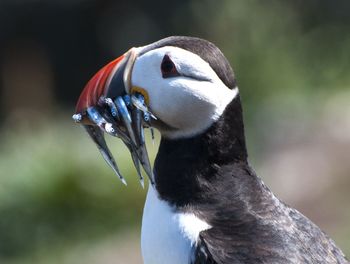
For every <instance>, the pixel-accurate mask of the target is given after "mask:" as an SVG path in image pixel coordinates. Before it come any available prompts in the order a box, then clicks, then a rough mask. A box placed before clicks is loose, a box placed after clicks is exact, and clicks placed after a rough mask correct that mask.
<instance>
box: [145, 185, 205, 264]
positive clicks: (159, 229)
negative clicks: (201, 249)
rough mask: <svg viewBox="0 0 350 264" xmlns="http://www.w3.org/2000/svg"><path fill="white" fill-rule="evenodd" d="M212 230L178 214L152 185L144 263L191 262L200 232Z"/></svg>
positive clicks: (147, 204) (181, 263) (147, 215)
mask: <svg viewBox="0 0 350 264" xmlns="http://www.w3.org/2000/svg"><path fill="white" fill-rule="evenodd" d="M208 228H210V225H208V224H207V223H206V222H204V221H202V220H201V219H199V218H198V217H196V216H195V215H194V214H192V213H180V212H176V210H175V208H174V207H171V206H170V205H169V204H168V203H167V202H165V201H163V200H161V199H159V197H158V194H157V191H156V190H155V189H154V188H153V187H152V186H150V187H149V190H148V193H147V198H146V204H145V208H144V211H143V218H142V231H141V233H142V234H141V249H142V257H143V261H144V264H164V263H167V264H187V263H190V259H191V253H192V248H193V246H194V245H195V243H196V242H197V238H198V235H199V233H200V232H201V231H202V230H206V229H208Z"/></svg>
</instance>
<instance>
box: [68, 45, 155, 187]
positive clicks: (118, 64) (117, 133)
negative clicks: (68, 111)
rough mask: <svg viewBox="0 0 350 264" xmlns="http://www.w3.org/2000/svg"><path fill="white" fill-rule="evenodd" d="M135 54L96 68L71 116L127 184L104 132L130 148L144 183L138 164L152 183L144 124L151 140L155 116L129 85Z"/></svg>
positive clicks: (140, 95)
mask: <svg viewBox="0 0 350 264" xmlns="http://www.w3.org/2000/svg"><path fill="white" fill-rule="evenodd" d="M136 57H137V52H136V49H131V50H130V51H128V52H127V53H125V54H124V55H122V56H120V57H119V58H117V59H116V60H114V61H112V62H111V63H109V64H107V65H106V66H105V67H103V68H102V69H101V70H100V71H98V72H97V73H96V74H95V75H94V76H93V78H92V79H91V80H90V81H89V82H88V83H87V85H86V86H85V88H84V90H83V91H82V93H81V95H80V97H79V100H78V103H77V107H76V113H75V114H74V115H73V117H72V118H73V120H74V121H75V122H76V123H79V124H82V125H83V127H84V128H85V130H86V131H87V132H88V134H89V136H90V138H91V139H92V140H93V141H94V142H95V144H96V145H97V147H98V149H99V151H100V152H101V154H102V156H103V158H104V159H105V161H106V162H107V164H108V165H109V166H110V167H111V168H112V169H113V171H114V172H115V174H116V175H117V176H118V178H119V179H120V180H121V181H122V182H123V183H124V184H125V185H126V181H125V179H124V177H123V176H122V175H121V173H120V171H119V169H118V166H117V163H116V161H115V159H114V158H113V156H112V154H111V152H110V150H109V148H108V146H107V144H106V141H105V139H104V133H107V134H109V135H111V136H114V137H119V138H120V139H121V140H122V141H123V143H124V144H125V145H126V146H127V148H128V149H129V151H130V154H131V157H132V161H133V163H134V166H135V168H136V171H137V174H138V177H139V180H140V183H141V185H142V187H143V186H144V178H143V176H142V173H141V166H142V167H143V169H144V171H145V172H146V174H147V176H148V178H149V180H150V182H151V184H154V175H153V171H152V167H151V164H150V161H149V157H148V152H147V148H146V143H145V136H144V128H145V127H149V128H151V134H152V140H153V139H154V133H153V128H152V126H151V121H152V119H157V118H156V116H154V115H153V114H152V113H151V111H150V110H149V109H148V107H147V105H146V102H145V97H144V95H143V94H142V93H140V92H139V89H132V87H131V81H130V80H131V72H132V68H133V64H134V62H135V59H136ZM140 165H141V166H140Z"/></svg>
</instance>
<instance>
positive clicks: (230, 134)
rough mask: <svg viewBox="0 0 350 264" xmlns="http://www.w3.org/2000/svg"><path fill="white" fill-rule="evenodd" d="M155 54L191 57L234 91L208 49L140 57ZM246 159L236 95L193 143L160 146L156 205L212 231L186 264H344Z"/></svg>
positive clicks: (220, 59) (194, 45)
mask: <svg viewBox="0 0 350 264" xmlns="http://www.w3.org/2000/svg"><path fill="white" fill-rule="evenodd" d="M162 46H175V47H180V48H183V49H186V50H189V51H191V52H194V53H196V54H198V55H199V56H201V57H202V58H203V59H204V60H205V61H207V62H208V63H209V64H210V65H211V67H212V68H213V69H214V71H215V72H216V73H217V74H218V76H219V77H220V79H221V80H222V81H223V82H224V83H225V84H226V85H227V86H228V87H230V88H234V87H235V86H236V83H235V78H234V74H233V72H232V69H231V67H230V65H229V64H228V62H227V60H226V59H225V57H224V56H223V55H222V53H221V52H220V51H219V49H218V48H216V47H215V46H214V45H213V44H211V43H209V42H207V41H204V40H201V39H197V38H188V37H172V38H167V39H165V40H162V41H159V42H156V43H155V44H152V45H149V46H147V47H146V48H145V50H144V51H143V52H147V51H148V50H151V49H155V48H158V47H162ZM247 156H248V155H247V150H246V145H245V137H244V125H243V116H242V108H241V101H240V97H239V95H238V96H236V97H235V98H234V100H233V101H232V102H231V103H230V104H229V105H228V106H227V108H226V109H225V111H224V113H223V115H222V116H221V117H220V119H219V120H218V121H217V122H215V123H214V124H213V125H212V126H211V127H210V128H208V129H207V130H206V131H204V132H203V133H201V134H200V135H197V136H194V137H191V138H182V139H173V140H172V139H166V138H162V140H161V144H160V147H159V152H158V154H157V158H156V161H155V168H154V171H155V183H156V188H157V191H158V193H159V196H160V198H161V199H163V200H165V201H167V202H169V203H170V204H172V205H174V206H175V207H176V208H177V210H178V211H183V212H192V213H194V214H195V215H196V216H198V217H199V218H200V219H203V220H205V221H206V222H207V223H208V224H210V225H211V226H212V228H210V229H208V230H206V231H202V232H201V233H200V236H199V239H198V241H197V244H196V246H195V248H194V249H193V261H192V264H210V263H217V264H228V263H348V262H347V261H346V259H345V257H344V254H343V253H342V252H341V250H340V249H339V248H337V246H336V245H335V244H334V242H333V241H332V240H331V239H330V238H329V237H328V236H327V235H325V234H324V233H323V232H322V231H321V230H320V229H319V228H318V227H317V226H316V225H315V224H313V223H312V222H311V221H310V220H309V219H307V218H306V217H305V216H303V215H302V214H301V213H299V212H298V211H297V210H295V209H293V208H291V207H289V206H287V205H286V204H284V203H283V202H281V201H279V200H278V199H277V198H276V197H275V196H274V195H273V194H272V192H271V191H270V190H269V189H268V188H267V187H266V186H265V185H264V183H263V182H262V181H261V179H260V178H259V177H258V176H257V175H256V174H255V172H254V171H253V170H252V168H251V167H250V165H249V163H248V160H247Z"/></svg>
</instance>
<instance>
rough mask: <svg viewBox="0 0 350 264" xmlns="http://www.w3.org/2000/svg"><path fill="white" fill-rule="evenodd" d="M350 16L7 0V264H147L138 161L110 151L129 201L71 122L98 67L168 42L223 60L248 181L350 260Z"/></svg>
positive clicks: (339, 11) (3, 250)
mask: <svg viewBox="0 0 350 264" xmlns="http://www.w3.org/2000/svg"><path fill="white" fill-rule="evenodd" d="M349 14H350V2H349V1H347V0H343V1H341V0H335V1H332V0H317V1H316V0H309V1H302V0H295V1H287V0H279V1H277V0H275V1H273V0H269V1H259V0H238V1H229V0H226V1H210V0H204V1H203V0H189V1H185V0H178V1H171V2H168V1H141V0H139V1H137V0H133V1H131V0H130V1H112V0H71V1H69V0H61V1H59V0H46V1H45V0H2V1H1V2H0V96H1V97H0V101H1V105H0V110H1V111H0V263H5V264H19V263H21V264H22V263H23V264H31V263H39V264H40V263H45V264H46V263H49V264H51V263H63V264H68V263H69V264H71V263H72V264H73V263H74V264H75V263H87V264H95V263H131V264H134V263H141V257H140V249H139V236H140V221H141V216H142V207H143V203H144V197H145V190H142V188H141V187H140V186H139V184H138V182H137V179H136V178H137V177H136V175H135V171H134V169H133V166H132V165H131V161H130V157H129V154H128V152H127V151H126V150H125V148H124V147H123V146H122V145H121V144H120V143H119V142H118V141H117V140H114V139H109V143H110V144H111V145H112V149H113V152H114V154H115V155H116V157H117V159H118V162H119V165H120V167H121V170H122V172H123V173H124V174H125V176H126V178H127V180H128V183H129V185H128V187H127V188H126V187H125V186H123V185H122V184H121V183H120V182H119V181H118V179H117V178H116V177H115V176H114V175H113V173H112V171H111V170H110V169H109V168H108V167H107V165H106V164H105V163H104V161H103V160H102V158H101V157H100V155H99V153H98V151H97V149H96V148H95V146H94V145H93V143H92V142H91V141H90V140H89V139H88V138H87V135H86V134H85V132H84V131H83V129H81V128H80V127H79V126H76V125H75V124H74V123H73V121H72V120H71V115H72V114H73V112H74V102H75V101H76V100H77V97H78V95H79V93H80V91H81V90H82V88H83V87H84V84H85V82H86V81H88V80H89V79H90V77H91V76H92V75H93V74H94V73H95V72H96V71H97V70H98V69H99V68H100V67H102V66H103V65H104V64H106V63H107V62H108V61H110V60H112V59H113V58H115V57H117V56H118V55H120V54H122V53H124V52H125V51H126V50H128V49H129V48H130V47H132V46H140V45H145V44H148V43H150V42H153V41H156V40H158V39H160V38H163V37H166V36H169V35H192V36H197V37H202V38H206V39H208V40H210V41H212V42H214V43H215V44H217V46H219V47H220V49H221V50H222V51H223V52H224V54H225V55H226V56H227V58H228V59H229V60H230V61H231V64H232V66H233V68H234V70H235V72H236V75H237V79H238V84H239V87H240V92H241V95H242V98H243V104H244V105H243V107H244V114H245V116H244V117H245V125H246V134H247V141H248V148H249V153H250V161H251V163H252V165H253V167H254V168H255V170H256V171H257V173H258V174H259V175H260V177H262V178H263V180H264V181H265V182H266V183H267V185H268V186H270V188H271V189H272V190H273V191H274V192H275V193H276V194H277V195H278V196H279V197H280V198H281V199H282V200H284V201H286V202H287V203H288V204H291V205H292V206H294V207H296V208H297V209H298V210H300V211H301V212H303V213H304V214H305V215H306V216H308V217H309V218H311V219H312V220H313V221H314V222H315V223H317V224H318V225H319V226H320V227H321V228H322V229H323V230H324V231H325V232H326V233H328V234H329V235H330V236H331V237H332V238H334V240H335V241H336V243H337V244H338V245H339V246H340V247H341V248H342V249H343V251H344V252H345V253H346V254H347V255H348V256H349V255H350V224H349V223H350V191H349V189H350V188H349V187H350V177H349V176H350V175H349V174H350V89H349V88H350V15H349ZM157 139H158V140H159V135H158V136H157ZM149 149H150V150H151V153H152V157H154V154H155V153H156V150H157V146H155V147H152V144H149Z"/></svg>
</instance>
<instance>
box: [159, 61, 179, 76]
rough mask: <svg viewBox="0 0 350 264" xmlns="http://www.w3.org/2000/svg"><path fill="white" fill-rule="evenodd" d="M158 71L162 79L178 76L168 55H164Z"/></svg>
mask: <svg viewBox="0 0 350 264" xmlns="http://www.w3.org/2000/svg"><path fill="white" fill-rule="evenodd" d="M160 69H161V71H162V76H163V78H170V77H175V76H179V75H180V74H179V73H178V71H177V69H176V66H175V64H174V62H172V60H171V59H170V57H169V56H168V55H164V57H163V60H162V64H161V65H160Z"/></svg>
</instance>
